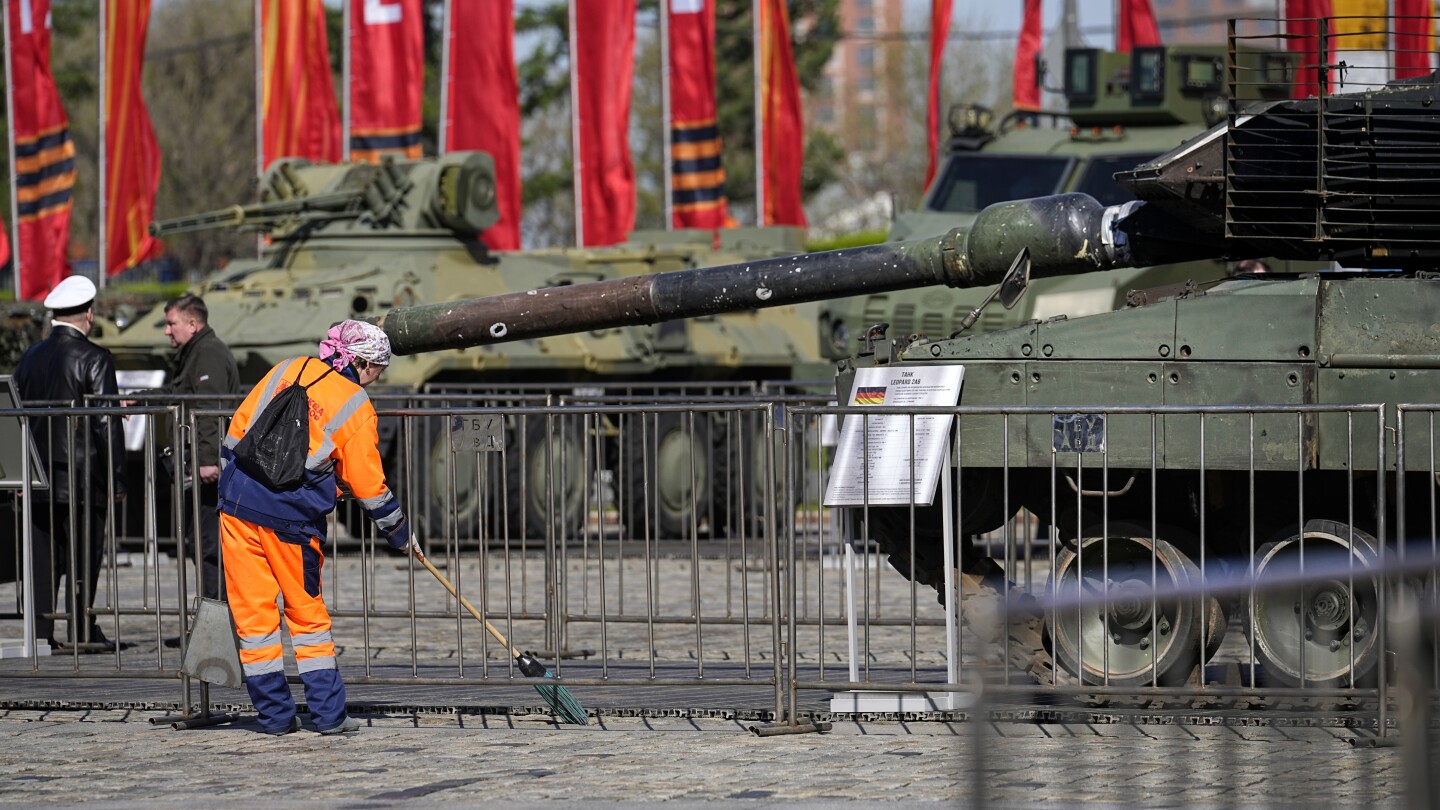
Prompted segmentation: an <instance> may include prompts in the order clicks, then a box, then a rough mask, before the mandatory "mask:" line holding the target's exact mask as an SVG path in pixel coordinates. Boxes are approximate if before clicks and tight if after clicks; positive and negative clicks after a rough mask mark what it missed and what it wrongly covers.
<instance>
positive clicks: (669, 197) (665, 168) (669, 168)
mask: <svg viewBox="0 0 1440 810" xmlns="http://www.w3.org/2000/svg"><path fill="white" fill-rule="evenodd" d="M671 115H672V114H671V111H670V0H660V139H661V143H662V144H663V147H662V151H661V159H660V165H661V167H662V171H661V174H663V175H664V178H665V206H664V210H665V230H667V231H668V230H673V229H674V228H675V154H674V152H675V144H674V141H673V138H672V132H671V126H672V122H671Z"/></svg>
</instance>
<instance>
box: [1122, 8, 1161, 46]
mask: <svg viewBox="0 0 1440 810" xmlns="http://www.w3.org/2000/svg"><path fill="white" fill-rule="evenodd" d="M1160 44H1162V43H1161V42H1160V26H1159V24H1157V23H1156V22H1155V10H1154V9H1153V8H1151V7H1150V0H1120V33H1119V35H1117V36H1116V37H1115V50H1117V51H1119V52H1120V53H1129V52H1130V49H1131V48H1136V47H1138V48H1148V47H1152V46H1155V45H1160Z"/></svg>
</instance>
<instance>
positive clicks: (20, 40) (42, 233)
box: [5, 0, 75, 299]
mask: <svg viewBox="0 0 1440 810" xmlns="http://www.w3.org/2000/svg"><path fill="white" fill-rule="evenodd" d="M6 5H7V9H6V13H7V14H9V21H10V28H9V31H10V41H9V42H7V43H6V49H5V50H6V52H8V53H9V54H10V71H11V80H12V82H13V84H12V86H11V87H10V93H11V99H12V102H11V103H12V105H13V106H12V114H13V118H12V119H11V121H10V137H11V138H12V139H13V142H14V150H15V166H14V173H13V177H14V182H15V199H16V203H17V210H16V212H15V216H16V217H17V218H18V219H19V230H20V245H19V248H18V255H17V256H16V259H17V262H16V271H17V273H18V276H19V279H20V284H19V296H20V297H21V298H29V299H41V298H44V297H45V295H46V293H48V292H50V289H51V288H52V287H54V286H55V285H56V284H58V283H60V279H62V278H64V277H65V276H68V275H70V265H69V262H67V261H66V258H65V251H66V248H67V247H68V246H69V244H70V208H71V205H72V202H71V195H72V194H73V192H74V189H75V144H74V142H72V141H71V140H70V120H69V118H67V117H66V115H65V108H64V107H63V106H62V105H61V104H60V94H59V92H58V91H57V90H56V89H55V77H54V76H53V75H52V74H51V73H50V0H9V2H8V3H7V4H6Z"/></svg>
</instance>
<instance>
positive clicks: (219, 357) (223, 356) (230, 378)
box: [160, 326, 240, 467]
mask: <svg viewBox="0 0 1440 810" xmlns="http://www.w3.org/2000/svg"><path fill="white" fill-rule="evenodd" d="M160 390H161V391H165V392H168V393H173V394H238V393H240V370H239V368H237V367H236V365H235V357H234V356H233V355H231V354H230V348H229V347H228V346H226V345H225V343H224V342H223V341H221V340H220V338H219V336H218V335H216V334H215V330H213V329H211V328H210V327H209V326H206V327H205V328H204V329H201V330H200V331H199V332H196V333H195V336H194V337H192V338H190V340H189V341H188V342H186V344H185V345H184V346H181V347H180V350H179V351H178V352H176V354H175V361H174V373H173V374H172V375H171V377H170V382H169V383H167V384H166V385H165V386H164V387H162V388H161V389H160ZM234 405H235V403H234V402H233V401H231V400H216V401H215V402H205V401H200V402H194V401H192V402H187V403H186V407H189V408H215V407H223V408H233V407H234ZM195 434H196V441H197V442H198V443H199V450H200V454H199V466H202V467H203V466H218V465H219V464H220V434H221V429H220V423H219V420H217V419H215V418H214V417H209V418H205V419H200V420H198V421H197V422H196V425H195Z"/></svg>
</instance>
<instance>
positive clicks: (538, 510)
mask: <svg viewBox="0 0 1440 810" xmlns="http://www.w3.org/2000/svg"><path fill="white" fill-rule="evenodd" d="M518 420H519V421H518V422H516V423H514V424H508V425H506V430H505V482H504V484H505V486H504V488H503V489H502V488H501V486H500V482H498V481H497V482H492V486H493V491H494V492H496V493H503V495H502V497H504V499H505V515H506V526H496V527H495V532H496V534H497V535H499V534H501V533H502V532H504V531H505V530H506V528H507V527H508V532H509V533H508V536H509V537H512V538H518V537H521V536H522V533H523V536H525V537H532V538H543V537H545V536H546V527H547V526H548V525H549V524H550V522H551V519H552V518H553V519H554V522H555V529H556V536H557V537H560V538H564V537H568V536H572V535H576V534H579V532H580V528H581V526H582V525H584V520H585V514H584V512H585V480H586V475H585V448H584V435H583V430H582V428H581V425H580V423H579V422H578V421H576V420H575V419H573V418H562V417H559V416H556V417H553V418H552V417H547V416H546V415H544V414H539V415H537V414H529V415H524V416H521V417H518Z"/></svg>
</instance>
